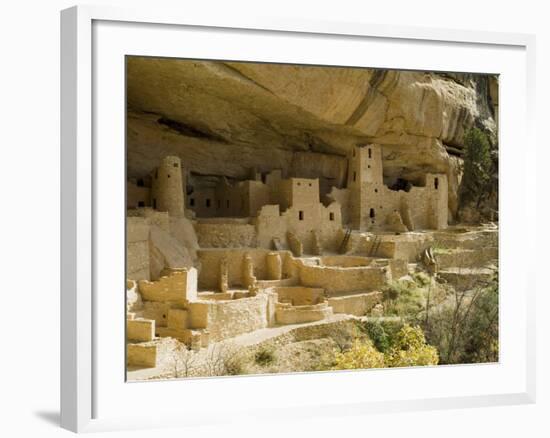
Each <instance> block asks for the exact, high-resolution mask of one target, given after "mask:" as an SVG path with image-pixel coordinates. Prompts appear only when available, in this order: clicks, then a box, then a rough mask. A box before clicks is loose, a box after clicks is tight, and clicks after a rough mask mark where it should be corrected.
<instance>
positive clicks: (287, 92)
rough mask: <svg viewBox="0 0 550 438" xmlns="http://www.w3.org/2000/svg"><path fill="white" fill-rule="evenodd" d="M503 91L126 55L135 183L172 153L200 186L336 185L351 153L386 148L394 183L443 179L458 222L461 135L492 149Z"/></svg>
mask: <svg viewBox="0 0 550 438" xmlns="http://www.w3.org/2000/svg"><path fill="white" fill-rule="evenodd" d="M497 89H498V85H497V79H496V78H495V77H493V76H488V75H474V74H459V73H455V74H450V73H446V74H445V73H426V72H413V71H397V70H376V69H368V68H341V67H316V66H296V65H284V64H259V63H241V62H218V61H193V60H178V59H166V58H144V57H129V58H127V111H128V114H127V116H128V117H127V141H128V144H127V146H128V160H127V166H128V169H127V171H128V176H129V177H134V178H140V177H143V176H146V175H148V174H149V173H150V172H151V171H152V170H153V169H154V168H155V167H156V166H157V165H158V164H159V162H160V160H161V159H162V158H163V157H164V156H166V155H177V156H179V157H180V158H181V160H182V163H183V166H184V167H185V168H186V169H187V170H189V171H190V172H191V175H193V177H192V178H195V179H200V180H201V181H207V180H208V178H198V176H204V177H208V176H212V177H214V176H216V177H220V176H225V177H227V178H233V179H245V178H247V177H249V175H250V169H252V168H255V169H257V170H258V171H262V172H266V171H270V170H273V169H284V171H285V173H286V174H287V176H301V177H311V178H316V177H320V178H326V179H327V180H329V181H331V182H333V183H334V185H336V186H340V187H341V186H342V184H343V182H344V181H345V177H346V159H345V154H346V153H347V151H348V150H349V149H350V148H351V147H352V146H353V145H357V144H365V143H379V144H381V145H382V146H383V151H384V176H385V178H387V179H388V180H391V179H395V178H397V177H401V178H406V179H409V180H412V181H415V180H418V179H419V178H420V177H421V175H422V174H424V173H425V172H445V173H447V175H448V178H449V208H450V210H451V213H453V214H454V213H455V212H456V210H457V207H458V201H457V193H458V186H459V179H460V170H459V169H460V162H461V155H462V150H463V138H464V132H465V131H466V130H467V129H468V128H470V127H471V126H473V125H474V124H475V125H476V126H479V127H482V128H483V129H484V130H485V131H486V132H488V133H489V134H490V136H491V138H493V143H495V140H494V139H496V129H497V128H496V123H495V120H494V114H496V108H497V105H498V96H497Z"/></svg>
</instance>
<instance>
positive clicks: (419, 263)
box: [61, 7, 535, 431]
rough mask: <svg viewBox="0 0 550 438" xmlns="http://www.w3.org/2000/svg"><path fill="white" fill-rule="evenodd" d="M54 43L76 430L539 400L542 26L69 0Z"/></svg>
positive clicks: (70, 422)
mask: <svg viewBox="0 0 550 438" xmlns="http://www.w3.org/2000/svg"><path fill="white" fill-rule="evenodd" d="M61 44H62V329H61V330H62V333H61V337H62V338H61V340H62V426H63V427H66V428H68V429H71V430H74V431H84V430H104V429H112V428H120V427H124V428H126V427H128V428H141V427H151V426H155V427H158V426H168V425H170V426H173V425H190V424H203V423H204V424H206V423H211V422H212V421H213V420H212V419H213V418H215V421H216V422H220V423H223V422H224V421H229V420H230V419H231V418H233V417H235V416H236V415H240V416H243V415H246V416H254V417H255V418H265V419H266V420H269V419H270V418H275V417H277V416H280V415H286V414H292V415H293V416H294V417H306V416H311V415H341V414H342V413H343V412H346V413H348V414H349V413H350V412H352V413H355V414H357V415H361V414H365V413H368V412H378V411H389V410H407V409H430V408H436V407H437V408H441V407H458V406H483V405H490V404H511V403H528V402H532V401H533V400H534V378H535V376H534V340H533V332H534V312H533V306H534V304H533V296H532V295H533V294H534V290H533V284H531V283H530V280H529V278H534V277H533V275H532V273H531V272H530V271H531V269H532V267H531V266H530V264H529V263H528V261H527V260H526V259H525V258H524V257H521V255H520V254H521V251H523V250H525V248H526V247H529V246H532V245H534V239H533V233H534V230H535V224H534V216H533V215H530V214H529V212H530V211H532V209H533V208H534V204H535V201H534V194H533V187H534V175H533V173H532V171H531V169H533V168H534V166H533V163H532V161H533V160H534V158H533V157H534V154H532V153H530V152H532V151H533V149H534V142H533V139H532V129H531V127H530V123H531V122H530V120H531V117H532V111H533V100H532V98H533V92H534V81H533V69H532V66H533V62H534V61H533V56H534V55H533V50H534V49H533V48H534V39H533V37H532V36H529V35H512V34H496V33H486V32H463V31H451V30H434V29H420V28H402V27H388V26H375V25H371V24H362V23H356V24H350V23H345V24H344V23H314V22H308V21H307V20H301V21H296V20H288V21H284V22H280V21H277V20H273V19H271V20H270V19H265V20H257V19H254V20H248V19H247V18H243V19H242V21H240V22H224V21H223V19H219V20H218V19H216V18H213V17H209V18H205V17H198V16H193V15H192V14H185V15H178V14H177V13H173V11H171V12H170V13H163V12H160V11H157V10H151V11H142V12H136V11H126V10H120V9H110V8H103V7H101V8H95V7H74V8H71V9H68V10H65V11H63V12H62V41H61ZM518 145H521V153H520V152H519V151H518Z"/></svg>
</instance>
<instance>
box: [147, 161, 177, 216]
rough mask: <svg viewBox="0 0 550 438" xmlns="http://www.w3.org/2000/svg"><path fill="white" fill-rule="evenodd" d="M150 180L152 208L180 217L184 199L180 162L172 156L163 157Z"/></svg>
mask: <svg viewBox="0 0 550 438" xmlns="http://www.w3.org/2000/svg"><path fill="white" fill-rule="evenodd" d="M151 180H152V184H151V205H152V207H153V208H154V209H155V210H158V211H167V212H168V213H170V215H172V216H182V215H183V213H184V206H185V199H184V186H183V176H182V170H181V160H180V159H179V158H178V157H174V156H168V157H165V158H164V159H163V160H162V162H161V163H160V166H159V167H157V168H156V169H155V170H154V171H153V174H152V175H151Z"/></svg>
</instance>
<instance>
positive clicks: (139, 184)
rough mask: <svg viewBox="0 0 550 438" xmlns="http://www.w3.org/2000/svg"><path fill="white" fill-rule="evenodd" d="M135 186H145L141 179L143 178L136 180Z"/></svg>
mask: <svg viewBox="0 0 550 438" xmlns="http://www.w3.org/2000/svg"><path fill="white" fill-rule="evenodd" d="M137 186H138V187H144V186H145V182H144V181H143V178H140V179H138V180H137Z"/></svg>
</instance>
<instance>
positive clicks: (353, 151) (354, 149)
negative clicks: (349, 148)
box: [353, 148, 355, 158]
mask: <svg viewBox="0 0 550 438" xmlns="http://www.w3.org/2000/svg"><path fill="white" fill-rule="evenodd" d="M353 158H355V148H353Z"/></svg>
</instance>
